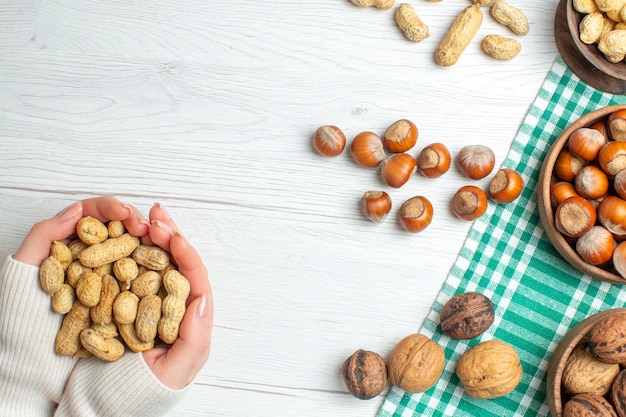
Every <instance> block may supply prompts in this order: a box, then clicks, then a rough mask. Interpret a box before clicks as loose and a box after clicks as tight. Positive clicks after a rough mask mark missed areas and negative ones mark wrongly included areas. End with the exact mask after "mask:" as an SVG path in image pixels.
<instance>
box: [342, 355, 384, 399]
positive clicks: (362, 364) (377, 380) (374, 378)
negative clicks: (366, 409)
mask: <svg viewBox="0 0 626 417" xmlns="http://www.w3.org/2000/svg"><path fill="white" fill-rule="evenodd" d="M342 371H343V380H344V382H345V383H346V387H347V388H348V391H350V394H352V395H354V396H355V397H357V398H359V399H361V400H369V399H370V398H374V397H376V396H377V395H378V394H380V393H381V392H382V391H383V390H384V389H385V387H386V386H387V364H386V363H385V360H384V359H383V358H382V356H380V355H379V354H378V353H376V352H371V351H367V350H363V349H358V350H357V351H356V352H354V353H353V354H352V355H350V357H348V359H346V360H345V362H344V363H343V368H342Z"/></svg>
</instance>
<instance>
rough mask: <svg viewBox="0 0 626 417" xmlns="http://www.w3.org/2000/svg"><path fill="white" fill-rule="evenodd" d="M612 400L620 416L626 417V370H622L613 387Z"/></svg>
mask: <svg viewBox="0 0 626 417" xmlns="http://www.w3.org/2000/svg"><path fill="white" fill-rule="evenodd" d="M611 400H613V406H614V407H615V411H617V414H618V415H619V416H620V417H626V370H622V371H620V373H619V374H617V377H616V378H615V380H614V381H613V386H612V387H611Z"/></svg>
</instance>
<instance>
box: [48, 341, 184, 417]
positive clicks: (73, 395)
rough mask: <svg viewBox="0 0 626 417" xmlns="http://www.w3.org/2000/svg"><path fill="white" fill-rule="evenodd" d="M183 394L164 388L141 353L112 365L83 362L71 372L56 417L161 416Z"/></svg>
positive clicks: (90, 361) (126, 357)
mask: <svg viewBox="0 0 626 417" xmlns="http://www.w3.org/2000/svg"><path fill="white" fill-rule="evenodd" d="M185 391H186V390H185V389H183V390H172V389H170V388H168V387H166V386H165V385H163V384H162V383H161V382H160V381H159V380H158V379H157V378H156V377H155V376H154V374H153V373H152V371H151V370H150V369H149V368H148V365H147V364H146V362H145V361H144V359H143V355H142V354H141V353H133V352H129V351H127V352H126V353H125V354H124V356H122V358H121V359H119V360H117V361H115V362H103V361H101V360H99V359H96V358H94V357H91V358H85V359H81V360H80V361H79V362H78V364H77V365H76V368H75V369H74V372H72V375H71V376H70V380H69V381H68V383H67V387H66V389H65V392H64V393H63V398H62V399H61V404H60V405H59V408H58V410H57V412H56V414H55V417H77V416H98V417H120V416H125V417H140V416H142V417H143V416H145V417H149V416H162V415H164V414H165V413H166V412H167V411H169V410H170V409H172V407H174V405H176V403H177V402H178V401H180V399H181V398H182V395H183V394H184V392H185Z"/></svg>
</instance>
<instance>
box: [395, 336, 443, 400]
mask: <svg viewBox="0 0 626 417" xmlns="http://www.w3.org/2000/svg"><path fill="white" fill-rule="evenodd" d="M444 365H445V355H444V353H443V348H442V347H441V346H440V345H438V344H437V343H436V342H434V341H433V340H431V339H429V338H428V337H426V336H424V335H422V334H412V335H409V336H407V337H405V338H404V339H402V340H401V341H400V343H398V344H397V345H396V347H395V348H394V349H393V351H392V352H391V355H390V356H389V379H390V380H391V382H392V383H393V384H394V385H396V386H398V387H400V388H402V389H403V390H405V391H407V392H411V393H415V392H424V391H426V390H428V389H429V388H431V387H432V386H433V385H435V382H437V379H438V378H439V376H441V373H442V372H443V367H444Z"/></svg>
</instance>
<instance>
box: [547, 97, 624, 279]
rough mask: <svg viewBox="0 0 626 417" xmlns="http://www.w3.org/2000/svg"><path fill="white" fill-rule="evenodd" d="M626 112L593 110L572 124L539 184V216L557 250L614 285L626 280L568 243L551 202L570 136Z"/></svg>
mask: <svg viewBox="0 0 626 417" xmlns="http://www.w3.org/2000/svg"><path fill="white" fill-rule="evenodd" d="M620 109H626V104H614V105H610V106H606V107H601V108H598V109H596V110H593V111H591V112H589V113H586V114H584V115H582V116H581V117H580V118H578V119H577V120H575V121H574V122H572V123H570V124H569V125H568V126H567V127H566V128H565V130H563V132H561V134H559V136H557V138H556V140H555V141H554V143H553V144H552V145H551V146H550V148H549V149H548V152H547V153H546V156H545V158H544V160H543V163H542V165H541V170H540V171H539V179H538V181H537V205H538V207H539V217H540V219H541V223H542V225H543V228H544V231H545V233H546V235H547V236H548V239H549V240H550V242H551V243H552V245H553V246H554V247H555V249H556V250H557V251H558V252H559V253H560V254H561V256H562V257H563V258H565V260H566V261H567V262H568V263H569V264H570V265H572V266H573V267H575V268H576V269H578V270H579V271H581V272H583V273H585V274H587V275H589V276H591V277H593V278H597V279H600V280H602V281H606V282H610V283H614V284H626V279H625V278H622V277H621V276H619V275H617V274H614V273H612V272H610V271H607V270H605V269H602V268H600V267H598V266H595V265H591V264H589V263H587V262H585V261H584V260H583V259H582V258H581V257H580V256H579V255H578V253H576V251H575V250H574V249H573V248H572V247H571V246H570V245H569V243H568V242H567V241H566V240H565V237H564V236H563V235H562V234H561V233H559V232H558V231H557V230H556V227H555V225H554V213H553V210H552V202H551V199H550V186H551V177H552V172H553V170H554V165H555V162H556V159H557V157H558V154H559V152H560V150H561V149H562V148H563V147H564V146H565V144H566V143H567V140H568V139H569V136H570V135H571V134H572V132H573V131H574V130H576V129H578V128H580V127H586V126H589V125H591V124H593V123H595V122H597V121H600V120H602V119H603V118H606V117H608V115H609V114H611V113H613V112H614V111H616V110H620Z"/></svg>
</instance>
